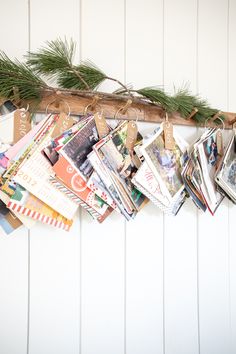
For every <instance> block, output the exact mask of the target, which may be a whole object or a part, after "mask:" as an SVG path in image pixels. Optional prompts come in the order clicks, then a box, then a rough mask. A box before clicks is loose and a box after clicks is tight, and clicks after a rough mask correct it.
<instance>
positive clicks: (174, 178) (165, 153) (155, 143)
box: [140, 125, 188, 201]
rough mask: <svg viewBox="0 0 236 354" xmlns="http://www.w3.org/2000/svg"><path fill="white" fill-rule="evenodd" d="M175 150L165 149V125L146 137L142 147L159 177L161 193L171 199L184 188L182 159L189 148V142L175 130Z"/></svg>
mask: <svg viewBox="0 0 236 354" xmlns="http://www.w3.org/2000/svg"><path fill="white" fill-rule="evenodd" d="M174 140H175V146H174V149H173V150H168V149H165V144H164V132H163V126H162V125H161V126H160V129H158V131H157V132H156V133H155V134H154V135H152V136H151V137H150V138H149V139H146V141H145V142H144V144H143V146H142V147H141V148H140V150H141V152H142V154H143V156H144V158H145V160H146V162H147V163H148V165H149V167H150V168H151V170H152V172H153V173H154V175H155V177H156V178H157V180H158V182H159V184H160V189H161V193H162V194H163V195H164V196H166V197H167V198H168V200H169V201H171V200H172V199H173V198H177V197H178V195H180V194H181V193H182V191H183V190H184V184H183V180H182V177H181V159H182V156H183V155H184V153H185V152H186V150H187V147H188V145H187V143H186V142H185V141H184V140H183V139H182V138H181V137H179V136H178V134H177V133H176V132H175V131H174Z"/></svg>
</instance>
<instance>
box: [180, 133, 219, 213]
mask: <svg viewBox="0 0 236 354" xmlns="http://www.w3.org/2000/svg"><path fill="white" fill-rule="evenodd" d="M218 137H219V138H220V139H221V142H220V146H221V149H222V148H223V142H222V134H221V129H217V128H213V129H207V130H206V131H205V132H204V133H203V134H202V136H201V137H200V138H199V139H198V140H197V141H196V142H195V143H194V144H192V146H191V147H190V148H189V158H188V160H187V161H186V162H185V165H184V168H183V171H182V177H183V181H184V183H185V187H186V190H187V191H188V193H189V195H190V196H191V197H192V199H193V201H194V203H195V204H196V205H197V207H199V208H200V209H202V210H203V211H206V210H209V211H210V213H211V214H212V215H213V214H214V213H215V211H216V209H217V208H218V206H219V205H220V203H221V201H222V199H223V197H222V195H221V194H220V193H219V192H218V191H217V188H216V184H215V174H216V170H217V165H218V163H219V161H220V159H221V152H220V151H219V141H218Z"/></svg>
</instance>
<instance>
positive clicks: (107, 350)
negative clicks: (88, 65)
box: [0, 0, 236, 354]
mask: <svg viewBox="0 0 236 354" xmlns="http://www.w3.org/2000/svg"><path fill="white" fill-rule="evenodd" d="M1 14H2V16H1V22H0V29H1V35H0V48H1V49H2V50H4V51H6V52H7V53H8V54H9V55H10V56H12V57H17V58H19V59H21V58H22V56H23V54H24V53H25V52H26V51H27V50H29V49H31V50H35V49H37V48H38V47H39V46H41V45H42V44H43V42H44V41H46V40H50V39H55V38H57V37H59V36H61V37H64V36H67V37H73V38H74V39H75V40H76V41H77V44H78V55H77V58H76V59H77V60H79V59H87V58H89V59H91V60H92V61H94V62H95V63H96V64H97V65H98V66H99V67H101V69H103V70H104V71H105V72H106V73H108V74H109V75H110V76H114V77H117V78H120V79H121V80H123V81H125V82H127V83H130V82H132V83H133V84H134V86H135V87H142V86H148V85H155V84H159V85H164V86H165V88H166V89H167V90H169V91H173V84H175V85H176V86H177V87H179V86H181V85H182V84H183V83H185V82H189V86H190V88H191V89H192V91H193V92H195V93H196V92H199V93H200V94H201V95H202V96H204V97H206V98H207V99H208V100H209V102H210V103H211V104H212V105H215V106H216V107H219V108H221V109H223V110H229V111H236V102H235V101H234V99H235V94H236V89H235V79H236V68H235V62H236V39H235V31H236V1H235V0H146V1H137V0H136V1H135V0H124V1H120V0H100V1H95V0H67V1H64V0H61V1H56V0H50V1H49V0H48V1H46V0H40V1H39V0H28V1H27V0H8V1H2V2H1ZM113 88H114V86H113V85H111V84H105V85H103V89H109V90H110V89H113ZM140 127H141V129H142V131H143V132H147V131H151V130H152V128H153V127H154V125H153V124H146V125H145V124H140ZM177 129H178V130H179V132H180V133H181V134H183V135H184V137H185V138H186V139H187V140H188V141H191V140H192V139H193V138H194V137H195V136H196V135H197V134H199V133H200V132H199V131H197V129H190V128H184V127H178V128H177ZM235 215H236V208H235V207H233V206H232V204H230V203H228V202H227V201H224V202H223V205H222V206H221V207H220V209H219V210H218V212H217V215H216V216H215V217H214V218H212V217H211V216H209V215H203V214H202V213H201V212H198V211H197V210H196V209H195V207H194V206H193V204H192V203H191V201H190V200H189V201H187V203H186V204H185V206H184V207H183V209H182V210H181V212H180V213H179V215H178V216H177V217H176V218H170V217H167V216H164V215H162V213H161V212H159V210H158V209H156V208H155V207H153V206H152V205H148V206H147V207H146V208H145V209H144V210H143V211H142V212H141V213H140V214H138V216H137V218H136V219H135V220H134V221H133V222H130V223H126V222H125V221H124V220H123V219H122V218H121V217H119V216H118V215H115V214H114V215H112V216H111V218H110V219H109V220H107V221H106V222H105V223H104V224H103V225H97V224H96V223H94V222H92V221H91V219H90V217H89V216H87V215H86V213H84V212H83V211H80V213H79V215H78V218H77V221H76V222H75V225H74V226H73V228H72V231H71V232H70V233H65V232H62V231H57V230H54V229H51V228H49V227H46V226H37V227H35V228H33V229H32V230H31V231H30V232H28V231H27V230H26V229H23V228H22V229H21V230H20V231H19V232H17V233H16V234H14V235H13V236H10V237H8V238H6V237H0V353H1V354H223V353H226V354H234V353H236V276H235V274H236V261H235V259H236V235H235V228H236V221H235Z"/></svg>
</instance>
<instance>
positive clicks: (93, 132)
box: [60, 116, 99, 180]
mask: <svg viewBox="0 0 236 354" xmlns="http://www.w3.org/2000/svg"><path fill="white" fill-rule="evenodd" d="M98 140H99V137H98V132H97V128H96V123H95V120H94V117H93V116H92V117H91V118H90V119H89V120H88V122H87V123H86V124H85V125H84V126H83V127H82V128H81V129H80V130H79V131H78V132H77V133H76V134H75V136H74V137H73V138H72V139H71V140H70V141H69V142H68V143H67V144H66V145H65V146H64V147H63V148H62V149H61V150H60V155H62V156H64V157H65V158H66V159H67V160H68V161H69V162H70V163H71V164H72V165H73V166H74V168H75V169H76V170H77V171H78V172H79V173H80V174H81V175H82V176H83V178H84V179H85V180H87V179H88V178H89V177H90V175H91V174H92V172H93V168H92V166H91V164H90V162H89V160H88V158H87V156H88V154H89V153H90V152H91V151H92V149H93V145H94V144H95V143H96V142H97V141H98Z"/></svg>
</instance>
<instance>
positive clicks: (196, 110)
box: [186, 107, 198, 120]
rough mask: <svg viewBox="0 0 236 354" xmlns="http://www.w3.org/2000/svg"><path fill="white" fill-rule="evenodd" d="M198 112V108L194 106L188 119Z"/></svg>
mask: <svg viewBox="0 0 236 354" xmlns="http://www.w3.org/2000/svg"><path fill="white" fill-rule="evenodd" d="M197 112H198V109H197V108H196V107H194V108H193V110H192V112H191V113H190V115H189V116H188V117H187V118H186V119H187V120H190V119H192V118H193V117H194V116H195V114H196V113H197Z"/></svg>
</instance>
